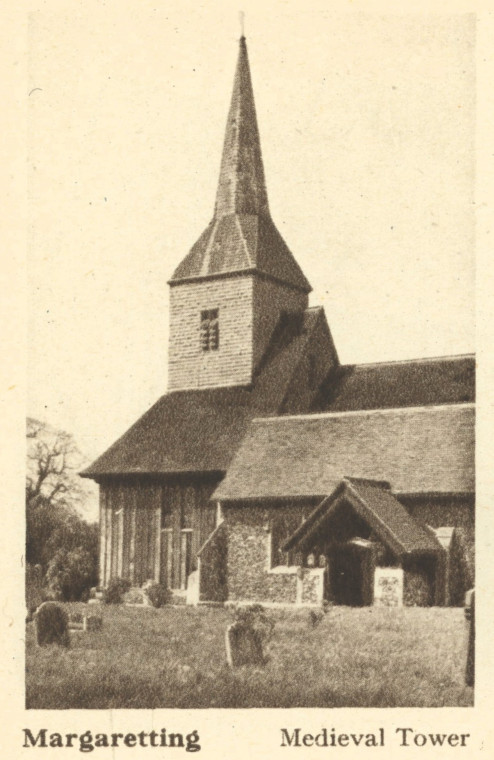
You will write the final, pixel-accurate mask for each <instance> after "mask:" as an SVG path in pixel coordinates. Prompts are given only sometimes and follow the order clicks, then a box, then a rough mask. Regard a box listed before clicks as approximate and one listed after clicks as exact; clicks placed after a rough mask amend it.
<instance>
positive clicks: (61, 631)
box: [34, 602, 70, 647]
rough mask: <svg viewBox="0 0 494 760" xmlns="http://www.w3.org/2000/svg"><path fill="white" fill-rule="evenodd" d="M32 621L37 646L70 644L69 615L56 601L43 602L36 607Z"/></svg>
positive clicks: (65, 645) (66, 645) (67, 645)
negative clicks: (34, 627)
mask: <svg viewBox="0 0 494 760" xmlns="http://www.w3.org/2000/svg"><path fill="white" fill-rule="evenodd" d="M34 622H35V626H36V641H37V643H38V646H40V647H42V646H46V645H48V644H58V645H59V646H63V647H69V646H70V634H69V616H68V615H67V613H66V612H65V610H64V609H63V607H61V606H60V604H57V603H56V602H44V603H43V604H42V605H41V606H40V607H38V609H37V611H36V613H35V615H34Z"/></svg>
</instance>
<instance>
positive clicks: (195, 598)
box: [187, 570, 199, 604]
mask: <svg viewBox="0 0 494 760" xmlns="http://www.w3.org/2000/svg"><path fill="white" fill-rule="evenodd" d="M187 604H199V571H198V570H194V571H193V572H192V573H190V575H189V577H188V578H187Z"/></svg>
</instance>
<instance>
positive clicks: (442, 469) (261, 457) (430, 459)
mask: <svg viewBox="0 0 494 760" xmlns="http://www.w3.org/2000/svg"><path fill="white" fill-rule="evenodd" d="M345 476H351V477H354V478H370V479H372V480H385V481H389V482H391V483H393V488H394V489H395V491H396V492H401V493H423V492H442V493H446V492H447V493H450V492H454V493H457V492H473V491H474V408H473V405H472V404H454V405H444V406H434V407H410V408H403V409H386V410H372V411H363V412H344V413H339V414H314V415H303V416H302V415H301V416H297V417H276V418H271V419H256V420H253V422H252V423H251V425H250V427H249V430H248V432H247V435H246V436H245V438H244V439H243V441H242V445H241V446H240V448H239V450H238V451H237V453H236V455H235V457H234V459H233V461H232V463H231V465H230V467H229V469H228V472H227V475H226V477H225V479H224V480H223V481H222V482H221V483H220V485H219V486H218V488H217V490H216V492H215V494H214V498H215V499H220V500H225V501H229V500H232V501H235V500H244V499H254V498H266V497H267V498H281V497H291V496H321V497H322V496H326V495H327V494H329V493H331V491H332V490H333V489H334V488H335V486H336V485H337V483H338V482H339V481H340V480H341V479H342V478H343V477H345Z"/></svg>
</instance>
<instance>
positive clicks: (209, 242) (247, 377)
mask: <svg viewBox="0 0 494 760" xmlns="http://www.w3.org/2000/svg"><path fill="white" fill-rule="evenodd" d="M169 285H170V339H169V368H168V378H169V379H168V387H169V390H170V391H174V390H182V389H189V388H207V387H217V386H227V385H250V384H251V383H252V382H253V378H254V374H255V371H256V368H257V366H258V364H259V362H260V360H261V358H262V356H263V354H264V352H265V350H266V348H267V346H268V343H269V341H270V338H271V336H272V334H273V331H274V329H275V327H276V325H277V323H278V321H279V319H280V316H281V315H282V313H284V312H289V313H293V312H302V311H303V310H304V309H306V308H307V306H308V294H309V292H310V291H311V287H310V285H309V283H308V281H307V280H306V278H305V276H304V274H303V273H302V271H301V269H300V267H299V266H298V264H297V262H296V261H295V259H294V258H293V256H292V254H291V253H290V251H289V249H288V247H287V245H286V243H285V242H284V240H283V238H282V237H281V235H280V233H279V232H278V230H277V229H276V227H275V225H274V223H273V221H272V219H271V216H270V213H269V206H268V198H267V192H266V183H265V179H264V168H263V163H262V156H261V145H260V140H259V131H258V127H257V118H256V111H255V105H254V95H253V91H252V83H251V77H250V70H249V61H248V56H247V46H246V41H245V37H243V36H242V37H241V38H240V49H239V55H238V61H237V68H236V72H235V79H234V84H233V94H232V100H231V105H230V110H229V114H228V120H227V125H226V133H225V141H224V146H223V155H222V160H221V168H220V176H219V182H218V190H217V194H216V204H215V210H214V216H213V218H212V220H211V222H210V224H209V225H208V227H207V228H206V230H205V231H204V232H203V234H202V235H201V236H200V238H199V240H198V241H197V242H196V244H195V245H194V246H193V247H192V249H191V250H190V252H189V253H188V255H187V256H186V257H185V259H183V261H182V262H181V264H180V265H179V266H178V267H177V269H176V270H175V272H174V273H173V276H172V278H171V280H170V282H169Z"/></svg>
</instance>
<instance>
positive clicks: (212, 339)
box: [200, 309, 220, 351]
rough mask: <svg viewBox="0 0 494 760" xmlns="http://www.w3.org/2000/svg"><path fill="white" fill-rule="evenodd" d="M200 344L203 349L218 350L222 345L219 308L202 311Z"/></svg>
mask: <svg viewBox="0 0 494 760" xmlns="http://www.w3.org/2000/svg"><path fill="white" fill-rule="evenodd" d="M200 344H201V349H202V350H203V351H217V350H218V348H219V347H220V323H219V309H206V310H205V311H201V334H200Z"/></svg>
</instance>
